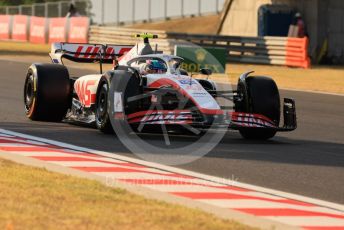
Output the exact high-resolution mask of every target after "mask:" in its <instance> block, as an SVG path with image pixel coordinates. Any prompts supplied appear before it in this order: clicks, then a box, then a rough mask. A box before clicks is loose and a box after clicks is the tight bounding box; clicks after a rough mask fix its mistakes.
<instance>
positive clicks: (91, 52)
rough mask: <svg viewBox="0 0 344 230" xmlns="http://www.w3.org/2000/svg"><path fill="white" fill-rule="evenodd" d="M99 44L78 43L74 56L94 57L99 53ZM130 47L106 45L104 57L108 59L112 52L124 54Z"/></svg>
mask: <svg viewBox="0 0 344 230" xmlns="http://www.w3.org/2000/svg"><path fill="white" fill-rule="evenodd" d="M100 49H101V47H100V46H84V45H80V46H78V47H77V49H76V51H75V54H74V57H76V58H95V57H96V56H97V54H98V53H99V51H100ZM130 49H131V47H125V46H116V47H107V48H106V51H105V55H104V59H110V58H111V57H112V56H113V55H114V54H119V55H125V54H126V53H127V52H128V51H129V50H130Z"/></svg>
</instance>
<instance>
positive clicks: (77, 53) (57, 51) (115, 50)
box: [49, 42, 134, 64]
mask: <svg viewBox="0 0 344 230" xmlns="http://www.w3.org/2000/svg"><path fill="white" fill-rule="evenodd" d="M133 47H134V46H133V45H111V44H107V45H102V44H85V43H65V42H61V43H52V45H51V51H50V53H49V55H50V58H51V61H52V62H53V63H56V64H63V61H62V58H66V59H68V60H71V61H74V62H83V63H94V62H97V61H98V62H99V63H112V62H113V60H114V59H115V58H116V57H121V56H123V55H124V54H126V53H127V52H129V51H130V50H131V49H132V48H133Z"/></svg>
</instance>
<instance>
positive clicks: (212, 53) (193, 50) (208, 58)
mask: <svg viewBox="0 0 344 230" xmlns="http://www.w3.org/2000/svg"><path fill="white" fill-rule="evenodd" d="M174 54H175V55H176V56H179V57H182V58H184V61H183V63H182V65H181V68H182V69H185V70H186V71H188V72H199V70H200V69H202V68H206V69H211V70H212V71H213V73H225V68H226V55H227V54H226V50H225V49H223V48H210V47H207V48H201V47H195V46H185V45H183V46H176V48H175V53H174Z"/></svg>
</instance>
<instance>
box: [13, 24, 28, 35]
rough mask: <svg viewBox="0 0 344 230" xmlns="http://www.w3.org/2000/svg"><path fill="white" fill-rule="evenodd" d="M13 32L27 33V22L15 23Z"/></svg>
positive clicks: (18, 33) (17, 33)
mask: <svg viewBox="0 0 344 230" xmlns="http://www.w3.org/2000/svg"><path fill="white" fill-rule="evenodd" d="M13 34H16V35H22V34H26V23H25V24H14V26H13Z"/></svg>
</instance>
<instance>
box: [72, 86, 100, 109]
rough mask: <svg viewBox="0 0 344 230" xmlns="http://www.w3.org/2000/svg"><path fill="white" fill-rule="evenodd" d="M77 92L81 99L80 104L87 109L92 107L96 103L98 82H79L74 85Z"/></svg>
mask: <svg viewBox="0 0 344 230" xmlns="http://www.w3.org/2000/svg"><path fill="white" fill-rule="evenodd" d="M74 88H75V92H76V94H77V95H78V97H79V100H80V102H81V103H82V104H83V105H84V106H85V107H90V106H91V105H92V104H94V103H95V102H96V94H95V93H93V92H95V91H96V90H97V89H96V80H88V81H87V80H84V81H82V80H79V81H76V82H75V85H74Z"/></svg>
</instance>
